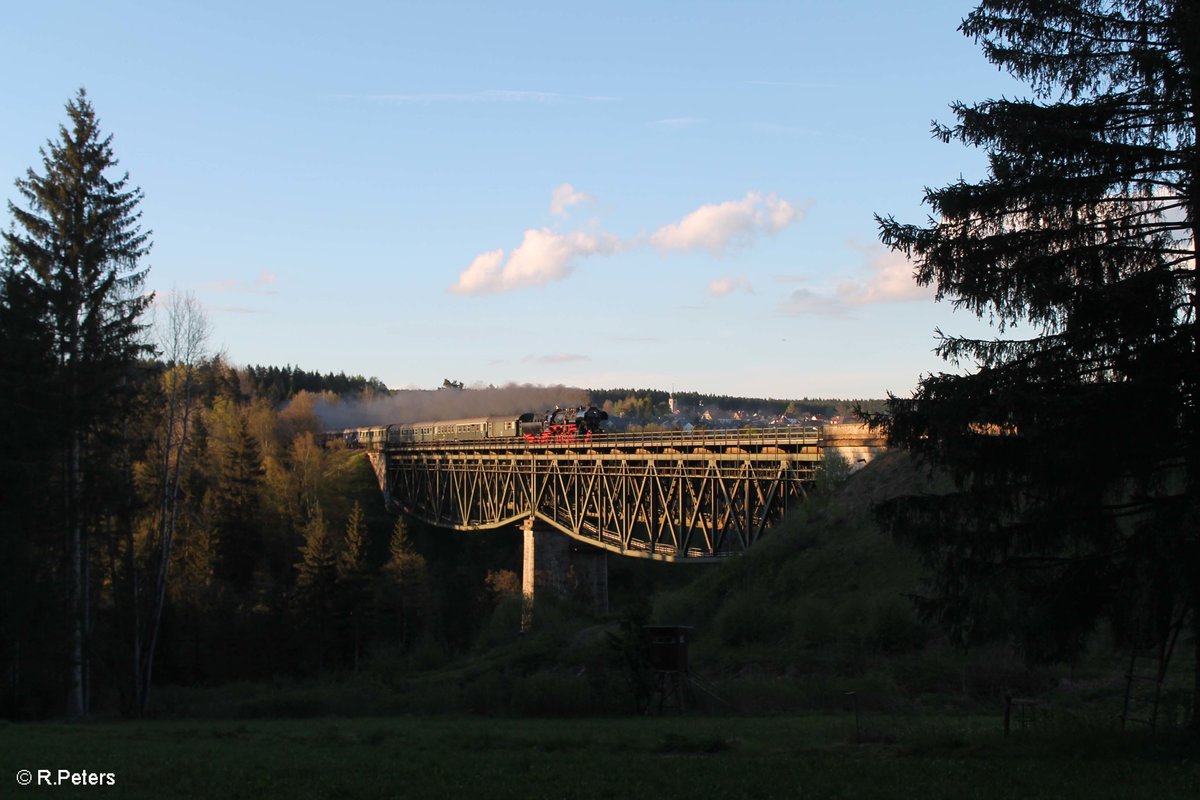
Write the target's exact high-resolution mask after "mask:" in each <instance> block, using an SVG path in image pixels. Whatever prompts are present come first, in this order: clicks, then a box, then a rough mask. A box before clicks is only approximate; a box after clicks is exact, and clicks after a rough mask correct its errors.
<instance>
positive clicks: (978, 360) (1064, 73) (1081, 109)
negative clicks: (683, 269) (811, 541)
mask: <svg viewBox="0 0 1200 800" xmlns="http://www.w3.org/2000/svg"><path fill="white" fill-rule="evenodd" d="M961 30H962V32H963V33H965V34H966V35H968V36H971V37H974V38H975V39H976V40H977V41H978V42H979V43H980V44H981V45H982V48H983V51H984V53H985V55H986V56H987V57H988V59H989V60H991V61H992V62H993V63H995V64H997V65H998V66H999V67H1001V68H1003V69H1006V70H1008V71H1009V72H1011V73H1012V74H1013V75H1015V76H1017V77H1018V78H1021V79H1024V80H1027V81H1028V82H1029V84H1030V86H1031V89H1032V93H1033V95H1032V97H1031V98H1029V99H1008V98H1001V99H998V100H986V101H983V102H979V103H975V104H965V103H955V104H954V105H953V106H952V109H953V112H954V115H955V117H956V118H957V119H956V122H955V123H954V124H952V125H949V126H943V125H935V127H934V134H935V136H936V137H937V138H940V139H942V140H943V141H946V142H950V141H959V142H962V143H964V144H967V145H969V146H974V147H981V148H984V149H985V150H986V152H987V154H988V159H989V169H988V174H987V176H986V177H985V178H983V179H982V180H979V181H975V182H969V181H966V180H962V179H960V180H959V181H958V182H956V183H954V184H951V185H949V186H946V187H943V188H939V189H931V190H928V189H927V190H926V194H925V201H926V203H927V204H928V205H929V206H930V208H931V209H932V211H933V216H932V218H931V219H930V220H929V221H928V223H927V224H926V225H923V226H922V225H907V224H900V223H898V222H896V221H895V220H894V219H892V218H885V219H881V220H880V225H881V238H882V240H883V241H884V243H886V244H888V245H890V246H891V247H892V248H894V249H896V250H898V251H900V252H903V253H905V254H906V255H908V256H909V257H910V258H911V259H912V260H913V261H914V263H915V265H916V277H917V280H918V282H920V283H922V284H926V285H929V284H932V285H934V286H936V288H937V294H938V297H939V298H942V299H946V300H949V301H950V302H952V303H953V304H954V305H955V306H956V307H958V308H962V309H966V310H969V311H970V312H973V313H974V314H976V315H978V316H979V317H980V318H983V319H987V320H990V321H991V322H992V323H993V324H994V325H995V327H996V328H997V331H998V335H997V336H996V337H995V338H993V339H973V338H967V337H956V336H943V335H941V334H940V332H939V336H940V343H939V345H938V350H939V352H940V354H941V355H942V356H943V357H944V358H945V359H947V360H949V361H950V362H952V364H953V365H954V366H955V367H970V368H971V371H962V370H961V369H956V370H955V371H953V372H948V373H944V374H936V375H929V376H926V377H924V378H922V379H921V381H920V384H919V387H918V389H917V390H916V392H915V393H914V394H913V396H912V397H911V398H904V399H901V398H892V399H891V401H890V403H889V412H888V414H886V415H883V416H880V417H876V419H875V421H876V422H878V423H882V424H884V425H885V426H886V428H887V430H888V432H889V436H890V439H891V441H892V443H893V444H898V445H902V446H905V447H907V448H909V449H911V450H913V451H915V452H916V453H918V454H920V455H921V456H923V457H924V458H926V459H927V460H928V461H929V462H931V463H933V464H936V465H939V466H941V467H943V468H945V469H946V471H948V472H949V473H950V474H951V475H953V476H954V478H955V479H956V481H957V490H956V491H954V492H951V493H948V494H946V495H943V496H938V497H919V498H918V497H914V498H903V499H900V500H897V501H895V502H893V503H891V504H890V505H887V506H885V507H884V508H883V509H882V516H883V517H884V519H886V520H887V521H889V522H890V523H891V524H892V525H894V527H895V531H896V532H897V533H898V534H899V535H900V536H901V537H903V538H905V539H907V540H908V541H910V542H913V543H915V544H916V545H917V546H918V547H919V548H920V549H921V550H922V551H923V552H924V553H925V554H926V557H927V559H928V561H929V563H930V564H931V565H932V566H933V567H934V572H933V575H934V577H933V579H932V581H931V583H930V585H929V586H928V587H927V588H926V592H925V594H924V597H923V599H922V600H921V603H920V604H921V607H922V608H923V610H924V611H925V612H926V613H927V614H928V615H929V616H932V617H936V618H939V619H941V620H943V621H944V622H946V623H948V624H949V625H950V626H951V627H952V628H953V629H954V630H955V631H956V632H957V633H958V634H959V635H960V637H962V638H963V639H964V640H969V639H970V638H972V637H978V636H979V635H999V634H1007V635H1010V636H1012V637H1014V641H1016V642H1017V643H1019V644H1020V645H1021V646H1022V647H1023V649H1024V650H1025V652H1026V653H1027V654H1028V655H1030V656H1037V657H1045V658H1059V657H1066V656H1068V655H1070V654H1072V653H1074V652H1076V651H1077V650H1078V649H1079V648H1080V647H1081V645H1082V643H1083V642H1084V640H1085V638H1086V637H1087V635H1088V634H1089V632H1090V631H1092V630H1093V629H1094V627H1095V625H1096V624H1097V623H1098V621H1100V620H1101V619H1104V618H1107V619H1109V620H1111V621H1112V623H1113V624H1114V626H1115V630H1116V631H1117V633H1118V635H1119V636H1120V637H1122V638H1123V639H1124V640H1125V643H1126V644H1128V645H1129V646H1131V647H1134V648H1136V647H1139V646H1146V645H1159V646H1163V645H1165V643H1167V642H1169V641H1171V640H1172V639H1173V637H1174V636H1175V635H1176V634H1177V632H1178V630H1179V625H1180V624H1181V623H1182V622H1183V620H1184V619H1186V618H1189V615H1190V619H1191V620H1192V624H1193V631H1194V633H1195V634H1197V635H1196V636H1195V640H1196V644H1197V647H1198V648H1200V625H1198V624H1197V623H1196V620H1197V615H1196V609H1197V607H1198V606H1200V512H1198V509H1200V429H1198V425H1197V422H1198V420H1197V415H1198V411H1200V409H1198V408H1197V403H1198V402H1200V397H1198V396H1197V389H1198V387H1197V384H1198V381H1200V346H1198V344H1200V318H1198V314H1197V312H1198V310H1200V308H1198V305H1197V286H1196V270H1197V258H1196V255H1197V251H1196V242H1197V235H1196V227H1197V221H1196V210H1197V179H1198V178H1200V159H1198V156H1197V149H1196V146H1197V103H1198V102H1200V6H1198V4H1197V3H1195V2H1190V1H1189V0H1065V1H1064V2H1055V3H1045V2H1040V1H1038V0H986V2H983V3H982V4H981V5H980V6H979V7H978V8H977V9H975V10H974V11H973V12H972V13H971V14H970V15H969V16H968V17H967V18H966V19H965V20H964V21H963V23H962V26H961ZM1198 661H1200V659H1198ZM1196 688H1197V690H1198V691H1197V692H1196V698H1197V702H1198V703H1200V666H1198V667H1197V674H1196ZM1198 708H1200V707H1198ZM1193 717H1194V718H1200V714H1195V713H1194V714H1193Z"/></svg>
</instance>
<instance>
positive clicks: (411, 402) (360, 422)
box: [314, 383, 588, 430]
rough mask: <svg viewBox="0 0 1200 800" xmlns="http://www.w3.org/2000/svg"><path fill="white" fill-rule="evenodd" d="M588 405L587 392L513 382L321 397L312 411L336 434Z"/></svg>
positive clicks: (327, 428) (567, 387)
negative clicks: (362, 396) (363, 397)
mask: <svg viewBox="0 0 1200 800" xmlns="http://www.w3.org/2000/svg"><path fill="white" fill-rule="evenodd" d="M587 403H588V394H587V392H586V391H584V390H583V389H578V388H574V387H570V386H535V385H532V384H515V383H514V384H508V385H506V386H500V387H495V386H489V387H486V388H485V387H470V388H465V389H402V390H400V391H396V392H393V393H392V394H390V395H388V396H386V397H373V398H371V399H367V400H358V399H352V398H338V397H331V396H328V395H322V396H321V397H319V398H318V399H317V402H316V406H315V408H314V410H315V412H316V414H317V416H318V417H319V418H320V420H321V425H322V427H323V428H324V429H325V430H340V429H342V428H361V427H368V426H372V425H391V424H392V423H396V422H407V423H412V422H433V421H441V420H450V419H467V418H470V417H490V416H502V415H506V414H514V415H515V414H523V413H525V412H526V411H533V412H542V411H546V410H547V409H551V408H554V407H555V406H560V407H563V408H566V407H568V406H581V405H587Z"/></svg>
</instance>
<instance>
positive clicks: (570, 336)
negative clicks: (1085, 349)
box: [0, 0, 1028, 398]
mask: <svg viewBox="0 0 1200 800" xmlns="http://www.w3.org/2000/svg"><path fill="white" fill-rule="evenodd" d="M970 10H971V5H970V4H969V3H963V2H943V1H942V0H929V1H928V2H922V3H895V2H845V3H829V2H820V3H810V2H805V1H803V0H791V1H790V2H757V1H756V0H739V2H695V3H684V2H647V1H646V0H638V1H637V2H625V1H624V0H613V1H612V2H607V3H593V4H588V5H586V6H584V5H583V4H573V3H563V2H556V3H542V2H519V3H496V2H478V3H468V2H448V1H447V2H428V3H413V2H364V3H355V2H342V3H337V4H333V3H321V4H316V3H306V2H299V1H298V0H292V1H291V2H287V3H276V2H254V3H245V2H238V3H227V2H213V1H209V2H194V3H180V2H157V3H144V2H119V1H114V2H104V3H96V2H92V1H91V0H87V1H85V2H58V0H42V1H41V2H36V3H31V2H23V3H6V4H5V5H4V8H3V14H2V15H0V36H2V38H0V42H2V46H0V87H2V89H0V96H3V98H4V104H3V111H0V123H2V124H0V184H2V185H3V186H4V188H5V189H6V191H5V192H4V197H5V199H6V200H10V201H16V200H17V199H18V196H17V193H16V191H15V189H14V188H13V186H12V182H11V181H12V180H14V179H16V178H17V177H19V176H21V175H23V174H24V173H25V171H26V170H27V169H28V168H30V167H35V166H36V167H39V168H40V156H39V154H38V149H39V147H42V146H44V144H45V142H46V140H47V139H50V138H53V137H56V136H57V130H58V126H59V125H60V124H61V123H62V122H63V120H64V119H65V113H64V110H63V107H64V105H65V103H66V102H67V101H68V100H69V99H70V98H71V97H72V96H73V95H74V94H75V92H76V91H77V90H78V88H79V87H85V88H86V90H87V93H88V96H89V97H90V99H91V101H92V103H93V104H94V106H95V109H96V112H97V115H98V117H99V119H100V124H101V127H102V129H103V130H104V131H105V132H107V133H111V134H112V135H113V147H114V150H115V152H116V155H117V157H118V158H119V159H120V161H121V169H123V170H127V171H128V173H129V175H130V179H131V182H132V183H133V184H135V185H137V186H140V187H141V189H142V190H143V192H144V194H145V198H144V200H143V202H142V211H143V225H144V227H145V228H147V229H150V230H152V232H153V236H152V238H153V242H154V247H153V250H152V252H151V254H150V255H149V256H148V258H147V259H146V262H145V265H146V266H148V267H149V268H150V272H149V276H148V279H147V288H148V289H151V290H153V291H155V292H157V293H158V295H159V297H160V298H161V297H162V296H164V295H165V294H166V293H169V292H173V291H174V292H190V293H192V294H193V295H194V296H195V297H196V298H197V299H198V300H199V301H200V302H201V304H202V305H203V307H204V309H205V311H206V313H207V315H208V318H209V320H210V322H211V324H212V327H213V335H212V340H211V342H212V347H213V349H214V350H220V351H221V352H223V353H224V355H225V357H226V358H227V359H228V360H229V361H230V362H232V363H235V364H263V365H268V364H270V365H283V364H293V365H297V366H300V367H302V368H304V369H307V370H317V371H321V372H330V371H332V372H342V371H344V372H346V373H349V374H362V375H366V376H374V377H378V378H379V379H381V380H383V381H384V382H385V383H386V384H388V385H389V386H391V387H392V388H406V387H408V388H434V387H436V386H440V385H441V383H442V380H443V379H444V378H449V379H452V380H456V381H463V382H464V383H466V384H467V385H468V386H470V385H475V384H497V385H500V384H506V383H512V382H515V383H532V384H566V385H572V386H582V387H585V388H587V387H590V388H615V387H630V388H635V387H636V388H659V389H671V388H674V389H676V390H678V391H698V392H705V393H713V394H728V395H735V396H761V397H775V398H801V397H882V396H884V395H885V394H886V393H887V392H892V393H894V394H898V395H901V396H905V395H907V394H909V393H910V392H911V391H912V389H913V388H914V387H915V386H916V383H917V380H918V379H919V377H920V376H921V375H922V374H924V373H929V372H938V371H945V370H952V369H954V367H953V365H948V364H945V363H944V362H942V361H940V360H939V359H938V358H937V357H936V356H935V355H934V354H933V348H934V346H935V344H936V340H935V333H934V331H935V329H936V328H940V329H942V330H943V331H945V332H947V333H964V334H970V335H990V334H989V332H988V329H987V328H986V325H984V324H983V323H981V322H979V321H977V320H975V319H974V318H973V317H971V316H970V315H968V314H966V313H963V312H955V311H954V309H953V308H952V306H951V304H950V303H948V302H941V303H938V302H935V301H934V299H933V291H932V289H931V288H928V287H924V288H923V287H919V286H917V285H916V284H915V283H914V282H913V280H912V278H911V274H912V266H911V265H910V264H908V263H907V262H906V261H905V260H904V259H903V257H902V256H900V255H898V254H895V253H891V252H889V251H888V250H886V249H885V248H884V247H883V246H882V245H881V244H880V243H879V241H878V231H877V225H876V223H875V221H874V217H873V215H874V214H881V215H894V216H896V217H897V218H898V219H900V220H901V221H905V222H914V223H922V222H924V221H925V220H926V218H927V215H928V213H929V210H928V208H926V207H924V206H923V205H922V203H921V200H922V196H923V189H924V187H926V186H940V185H944V184H946V183H949V182H951V181H954V180H957V179H958V178H959V177H960V176H962V177H965V178H967V179H975V178H979V177H981V176H983V175H984V174H985V169H986V161H985V158H984V156H983V154H982V153H980V152H978V151H973V150H971V149H968V148H965V147H963V146H962V145H959V144H944V143H941V142H939V141H936V140H934V139H933V138H932V137H931V135H930V125H931V121H933V120H935V119H936V120H939V121H943V122H949V121H951V120H952V115H951V113H950V111H949V104H950V103H951V102H953V101H955V100H962V101H978V100H983V99H986V98H988V97H998V96H1000V95H1004V94H1006V95H1008V96H1014V95H1019V96H1024V95H1027V94H1028V93H1027V92H1026V91H1025V90H1024V87H1022V86H1021V85H1019V84H1017V83H1016V82H1015V81H1013V79H1011V78H1010V77H1009V76H1007V75H1005V74H1003V73H1001V72H999V71H998V70H997V69H996V68H995V67H994V66H993V65H991V64H989V63H988V62H987V61H986V60H985V59H984V58H983V56H982V55H981V53H980V51H979V49H978V46H977V45H976V44H975V43H973V42H972V41H971V40H969V39H967V38H966V37H964V36H963V35H962V34H961V33H959V32H958V31H957V30H956V29H957V27H958V25H959V23H960V21H961V19H962V18H963V17H964V16H965V15H966V14H967V13H969V11H970ZM6 209H7V206H5V208H4V210H0V216H2V217H3V220H2V222H3V225H4V226H5V227H6V228H7V227H8V225H9V224H10V220H9V215H8V212H7V210H6Z"/></svg>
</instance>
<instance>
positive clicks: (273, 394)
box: [239, 364, 388, 406]
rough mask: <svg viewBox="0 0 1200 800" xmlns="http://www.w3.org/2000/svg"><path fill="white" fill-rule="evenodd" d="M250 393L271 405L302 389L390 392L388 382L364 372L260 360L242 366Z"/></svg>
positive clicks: (277, 403) (365, 393) (352, 392)
mask: <svg viewBox="0 0 1200 800" xmlns="http://www.w3.org/2000/svg"><path fill="white" fill-rule="evenodd" d="M239 373H240V375H241V376H242V380H243V383H244V385H245V388H246V391H247V394H255V395H257V396H259V397H263V398H265V399H266V400H267V401H268V402H269V403H271V404H272V405H275V406H278V405H280V404H281V403H283V402H285V401H287V400H289V399H291V398H292V397H294V396H295V395H297V394H299V393H300V392H310V393H312V394H320V393H321V392H332V393H333V394H336V395H340V396H347V395H373V394H374V395H387V393H388V388H387V386H386V385H385V384H384V383H383V382H382V381H380V380H379V379H378V378H374V377H372V378H364V377H363V376H361V375H346V373H344V372H339V373H338V374H336V375H334V374H333V373H332V372H330V373H327V374H325V375H322V374H321V373H319V372H308V371H306V370H302V369H300V367H294V366H292V365H290V364H289V365H287V366H285V367H270V366H268V367H264V366H259V365H257V364H255V365H253V366H249V367H242V368H241V369H240V370H239Z"/></svg>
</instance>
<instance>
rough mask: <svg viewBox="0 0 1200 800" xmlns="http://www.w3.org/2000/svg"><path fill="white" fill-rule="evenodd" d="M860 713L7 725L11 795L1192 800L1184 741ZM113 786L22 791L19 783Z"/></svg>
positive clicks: (1193, 777) (1196, 787) (1192, 769)
mask: <svg viewBox="0 0 1200 800" xmlns="http://www.w3.org/2000/svg"><path fill="white" fill-rule="evenodd" d="M868 722H869V724H870V725H871V728H870V730H871V731H872V733H871V736H870V738H869V740H863V738H862V737H858V736H857V735H856V730H855V723H854V717H853V715H847V714H838V715H832V714H823V715H815V716H800V717H778V716H777V717H688V718H680V717H670V718H646V717H642V718H629V719H601V720H592V721H588V722H581V721H561V720H545V719H539V720H520V721H514V720H501V719H478V718H476V719H456V718H447V717H439V718H425V717H393V718H388V719H352V720H351V719H323V720H313V721H310V722H306V723H297V722H282V721H276V722H221V723H213V722H173V723H162V722H137V723H126V724H123V725H113V724H91V725H82V726H78V725H77V726H68V725H61V724H38V725H23V726H17V725H11V724H9V725H4V724H3V723H0V770H2V771H3V775H4V780H5V781H6V782H8V783H9V786H11V787H13V789H15V790H16V791H13V792H12V793H11V794H10V793H9V791H8V788H9V787H7V786H6V787H5V792H4V794H5V796H14V797H63V798H73V797H93V796H96V795H97V794H100V795H103V796H114V797H122V798H160V797H174V798H210V797H222V798H261V797H288V798H331V797H337V798H347V800H349V798H394V797H407V798H447V797H487V798H514V799H518V798H519V799H520V800H537V799H538V798H618V797H621V798H623V797H664V798H672V797H679V798H684V797H690V798H696V797H705V798H734V797H738V798H756V799H757V798H799V797H813V798H845V799H846V800H849V799H850V798H864V797H898V798H903V797H919V798H930V799H931V800H943V799H944V800H962V798H1013V799H1014V800H1016V798H1029V797H1054V798H1064V800H1066V799H1070V798H1080V799H1081V800H1083V799H1084V798H1086V799H1087V800H1126V799H1127V798H1135V797H1148V798H1157V799H1158V800H1172V799H1173V798H1180V799H1181V800H1182V799H1183V798H1194V797H1195V796H1196V795H1197V792H1200V764H1198V763H1197V761H1196V758H1195V752H1194V750H1189V749H1188V747H1189V745H1188V743H1187V742H1184V741H1179V740H1176V739H1169V738H1162V737H1158V738H1150V737H1144V736H1139V737H1135V738H1133V739H1132V740H1131V739H1130V737H1125V738H1117V737H1114V736H1111V735H1105V734H1097V733H1095V732H1086V731H1085V732H1071V733H1070V734H1068V735H1053V736H1047V735H1045V734H1043V733H1037V732H1030V733H1027V734H1025V735H1022V736H1017V737H1010V738H1008V739H1004V738H1002V737H1001V736H1000V734H999V732H998V730H997V728H996V726H995V720H994V719H986V718H977V717H938V718H935V719H910V718H906V717H877V718H872V719H870V720H868ZM60 768H64V769H70V770H71V771H73V772H81V771H85V770H86V771H89V772H93V773H112V774H113V776H114V779H115V786H114V787H112V788H108V787H103V788H98V787H94V786H93V787H69V786H56V787H43V788H40V789H38V788H28V789H24V790H20V789H17V787H16V786H15V784H14V783H12V781H13V778H12V776H13V775H15V774H16V773H17V771H18V770H21V769H29V770H32V771H33V772H34V774H35V775H36V771H37V770H38V769H50V770H53V774H54V775H55V776H56V777H57V770H58V769H60Z"/></svg>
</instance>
